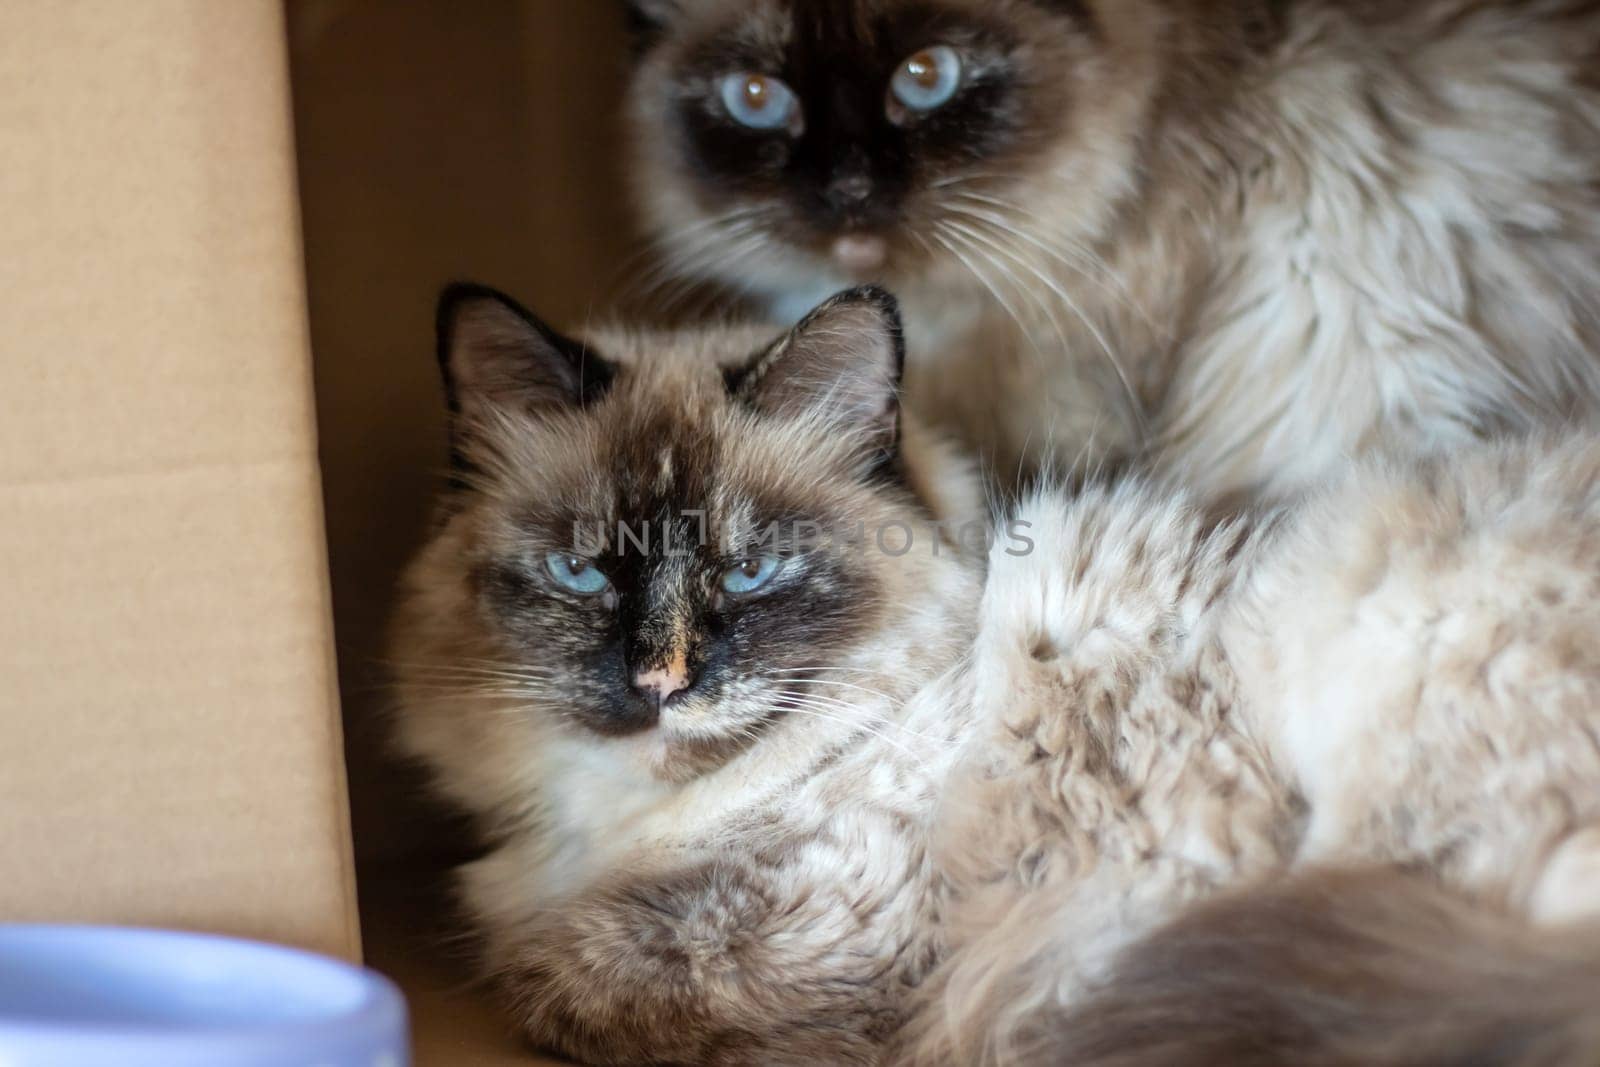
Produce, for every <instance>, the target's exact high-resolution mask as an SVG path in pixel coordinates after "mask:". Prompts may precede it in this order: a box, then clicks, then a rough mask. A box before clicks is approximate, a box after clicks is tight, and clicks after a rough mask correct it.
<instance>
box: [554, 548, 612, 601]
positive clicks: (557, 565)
mask: <svg viewBox="0 0 1600 1067" xmlns="http://www.w3.org/2000/svg"><path fill="white" fill-rule="evenodd" d="M544 565H545V569H546V570H548V571H549V572H550V577H552V578H554V579H555V580H556V584H557V585H559V586H561V587H562V588H564V589H568V590H571V591H572V592H574V593H582V594H583V595H584V596H593V595H594V594H596V593H603V592H605V591H606V590H607V589H609V588H610V587H611V581H610V580H609V579H608V578H607V577H606V576H605V575H604V574H601V573H600V568H598V567H596V566H595V565H594V564H593V563H590V562H589V561H588V560H586V559H584V558H583V557H582V556H572V555H568V554H566V553H565V552H552V553H551V554H550V555H548V556H546V557H545V560H544Z"/></svg>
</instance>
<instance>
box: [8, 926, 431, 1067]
mask: <svg viewBox="0 0 1600 1067" xmlns="http://www.w3.org/2000/svg"><path fill="white" fill-rule="evenodd" d="M406 1032H407V1026H406V1008H405V1001H404V1000H403V999H401V996H400V993H399V991H398V990H397V989H395V987H394V986H393V985H392V984H391V983H390V982H389V981H388V980H387V979H385V978H383V977H381V976H379V975H377V974H374V973H373V972H371V971H367V970H363V969H362V968H360V967H353V966H350V965H349V964H345V963H340V962H338V961H336V960H331V959H327V958H325V957H322V956H316V955H313V954H311V953H309V952H299V951H296V950H294V949H288V948H281V947H279V946H276V945H264V944H259V943H257V942H253V941H240V940H236V939H234V938H227V937H211V936H208V935H204V934H185V933H177V932H174V931H168V930H138V929H128V928H123V927H106V926H31V925H27V926H8V925H4V924H0V1067H101V1065H104V1067H407V1065H408V1064H409V1063H410V1055H409V1052H408V1049H407V1038H406Z"/></svg>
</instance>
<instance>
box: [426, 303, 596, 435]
mask: <svg viewBox="0 0 1600 1067" xmlns="http://www.w3.org/2000/svg"><path fill="white" fill-rule="evenodd" d="M438 331H439V333H438V336H439V369H440V371H441V372H442V373H443V375H444V389H445V399H446V401H447V402H448V403H449V405H450V413H451V415H452V416H454V417H457V418H461V417H465V418H467V419H471V418H472V417H473V416H477V415H481V414H483V413H484V412H486V411H489V410H500V411H504V412H508V413H510V412H519V411H520V412H536V411H541V410H550V409H557V408H563V407H577V406H581V405H583V404H586V403H588V402H590V401H591V400H593V399H595V398H596V397H597V396H599V395H600V394H601V393H603V392H604V391H605V389H606V387H607V386H609V385H610V384H611V379H612V376H613V373H614V370H613V367H612V366H611V364H610V363H608V362H606V361H605V360H604V359H602V358H601V357H600V356H598V355H596V354H595V353H594V352H592V351H590V350H589V349H587V348H586V347H585V346H584V345H582V344H580V343H579V342H577V341H574V340H571V339H570V338H567V337H563V336H562V335H561V334H559V333H557V332H556V331H555V330H553V329H551V328H550V327H549V326H546V325H545V324H544V323H543V322H541V321H540V320H539V319H538V317H537V316H535V315H534V314H533V313H532V312H530V311H528V310H527V309H526V308H524V307H523V306H522V305H521V304H518V303H517V302H516V301H515V300H512V299H511V298H510V297H509V296H506V295H505V294H504V293H500V292H496V291H495V290H493V289H489V288H486V287H484V286H481V285H452V286H450V287H448V288H447V289H445V291H444V292H443V293H442V294H440V296H439V310H438Z"/></svg>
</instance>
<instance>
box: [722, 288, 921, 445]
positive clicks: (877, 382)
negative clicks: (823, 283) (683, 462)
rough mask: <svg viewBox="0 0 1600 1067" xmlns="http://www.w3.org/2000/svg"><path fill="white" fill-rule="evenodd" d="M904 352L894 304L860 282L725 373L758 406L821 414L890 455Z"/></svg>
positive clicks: (897, 308)
mask: <svg viewBox="0 0 1600 1067" xmlns="http://www.w3.org/2000/svg"><path fill="white" fill-rule="evenodd" d="M905 353H906V349H905V339H904V337H903V336H902V333H901V328H900V305H899V303H898V302H897V301H896V300H895V298H894V297H893V296H891V295H890V294H889V293H888V292H887V291H886V290H883V289H880V288H878V287H877V286H871V285H868V286H862V287H861V288H859V289H849V290H846V291H845V292H842V293H840V294H838V295H837V296H834V297H832V298H831V299H829V300H827V301H825V302H824V303H823V304H822V305H821V306H819V307H817V308H816V309H815V310H814V311H812V312H811V313H810V314H809V315H807V316H806V317H805V318H804V319H801V320H800V323H799V325H797V326H795V328H794V329H792V330H790V331H789V332H788V333H787V334H785V335H784V336H782V337H780V338H779V339H778V340H777V341H776V342H774V343H773V344H772V345H771V346H770V347H769V348H767V349H765V350H764V351H762V352H761V353H759V354H758V355H757V356H756V357H755V359H754V360H752V361H751V362H750V363H749V364H748V365H747V366H744V367H740V368H737V369H735V370H732V371H729V372H728V385H729V388H730V389H732V390H733V392H734V395H735V396H738V397H740V398H742V399H744V400H746V401H747V402H748V403H750V404H752V405H753V406H754V407H755V408H756V409H757V410H759V411H764V412H768V413H771V414H781V415H790V416H804V417H811V418H817V419H820V420H822V421H824V422H826V423H829V424H831V425H833V426H835V427H837V428H838V429H839V430H840V431H841V432H843V433H848V434H851V435H853V436H857V437H859V439H861V440H862V441H863V442H864V443H865V444H867V445H868V446H869V447H870V448H871V449H873V450H874V451H875V452H877V453H878V454H880V455H890V454H892V453H893V452H894V449H895V446H896V445H897V444H898V442H899V436H900V376H901V372H902V371H903V370H904V367H905Z"/></svg>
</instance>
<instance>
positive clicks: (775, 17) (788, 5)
mask: <svg viewBox="0 0 1600 1067" xmlns="http://www.w3.org/2000/svg"><path fill="white" fill-rule="evenodd" d="M1026 3H1027V0H690V3H689V4H688V6H687V12H686V14H687V16H688V18H687V22H686V25H685V28H686V29H687V30H688V36H689V38H690V39H691V40H692V41H694V42H696V43H698V44H700V45H702V46H711V47H710V49H709V50H707V51H705V52H703V53H702V55H703V56H704V58H707V59H717V58H723V57H722V56H719V55H718V54H717V48H719V47H720V48H722V49H732V50H733V51H735V52H737V53H739V55H740V58H743V59H746V60H748V61H761V60H766V61H770V62H773V63H777V62H781V61H783V60H785V59H790V58H795V54H796V53H797V52H799V53H809V52H814V51H815V50H816V48H817V47H818V46H821V47H823V48H824V49H826V53H825V55H821V56H818V58H827V59H830V60H832V61H834V62H837V61H838V59H839V55H838V53H837V49H839V48H841V47H844V48H850V49H853V50H857V51H859V52H861V53H863V54H868V55H871V54H875V53H876V52H878V51H879V50H881V49H885V48H887V49H890V50H891V51H894V50H896V49H903V48H905V47H907V45H908V44H911V40H910V39H908V38H906V37H905V35H906V34H912V35H914V34H916V33H918V32H919V31H921V30H924V29H935V28H939V29H955V28H959V27H960V26H961V25H963V24H988V23H991V22H993V21H994V20H995V19H996V17H997V16H1003V15H1004V14H1005V13H1006V11H1007V10H1008V9H1011V8H1016V7H1020V6H1025V5H1026ZM927 43H929V42H927V41H922V42H919V43H918V44H917V45H912V46H913V47H916V46H920V44H927ZM729 58H731V57H729ZM837 72H838V71H837V69H836V70H835V73H837Z"/></svg>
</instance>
